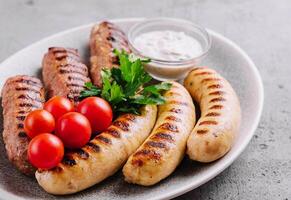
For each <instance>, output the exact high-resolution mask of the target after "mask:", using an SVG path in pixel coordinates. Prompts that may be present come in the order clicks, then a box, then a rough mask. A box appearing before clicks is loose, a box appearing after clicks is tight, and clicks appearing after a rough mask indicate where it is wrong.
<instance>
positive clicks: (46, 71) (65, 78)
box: [42, 47, 90, 104]
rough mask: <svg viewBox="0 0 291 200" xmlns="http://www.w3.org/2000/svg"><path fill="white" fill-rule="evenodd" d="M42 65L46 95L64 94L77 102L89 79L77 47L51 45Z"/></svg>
mask: <svg viewBox="0 0 291 200" xmlns="http://www.w3.org/2000/svg"><path fill="white" fill-rule="evenodd" d="M42 66H43V68H42V77H43V81H44V85H45V87H46V89H47V90H48V96H49V97H53V96H56V95H58V96H64V97H67V98H68V99H70V100H71V101H72V102H74V103H75V104H77V103H78V102H79V95H80V92H81V91H82V90H83V89H84V85H85V83H86V82H89V81H90V79H89V73H88V68H87V66H86V65H84V64H83V63H82V62H81V58H80V55H79V53H78V51H77V49H71V48H63V47H51V48H49V50H48V52H47V53H46V54H45V56H44V58H43V61H42Z"/></svg>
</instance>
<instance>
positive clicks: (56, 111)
mask: <svg viewBox="0 0 291 200" xmlns="http://www.w3.org/2000/svg"><path fill="white" fill-rule="evenodd" d="M44 109H45V110H47V111H49V112H50V113H51V114H52V115H53V116H54V118H55V120H56V121H57V120H58V119H59V118H60V117H61V116H63V115H64V114H66V113H68V112H73V111H74V104H73V103H72V102H71V101H70V100H69V99H67V98H65V97H61V96H55V97H52V98H51V99H50V100H48V101H47V102H46V103H45V104H44Z"/></svg>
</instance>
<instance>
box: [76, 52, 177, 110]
mask: <svg viewBox="0 0 291 200" xmlns="http://www.w3.org/2000/svg"><path fill="white" fill-rule="evenodd" d="M114 53H115V54H116V55H117V56H118V58H119V63H120V67H119V68H112V69H102V71H101V78H102V82H103V87H102V88H101V89H100V88H97V87H96V86H94V85H93V84H92V83H91V82H88V83H86V84H85V89H84V90H83V91H82V92H81V95H80V98H86V97H90V96H99V97H102V98H103V99H105V100H107V101H108V102H109V103H110V104H111V106H112V109H113V111H114V112H115V113H117V114H118V113H134V114H140V113H139V110H140V107H141V106H143V105H146V104H154V105H161V104H164V103H165V99H164V98H163V96H162V92H163V91H166V90H169V89H170V88H171V86H172V84H171V83H166V82H162V83H160V84H155V85H147V86H145V84H148V83H149V82H150V81H151V80H152V77H151V76H150V75H149V74H148V73H147V72H146V71H145V70H144V67H143V64H145V63H148V62H150V60H143V59H140V58H137V57H135V56H134V55H133V54H127V53H126V52H125V51H121V52H119V51H118V50H114Z"/></svg>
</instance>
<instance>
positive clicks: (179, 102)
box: [168, 100, 188, 106]
mask: <svg viewBox="0 0 291 200" xmlns="http://www.w3.org/2000/svg"><path fill="white" fill-rule="evenodd" d="M168 103H169V104H177V105H181V106H188V103H187V102H183V101H176V100H171V101H169V102H168Z"/></svg>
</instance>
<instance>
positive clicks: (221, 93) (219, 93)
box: [208, 91, 225, 95]
mask: <svg viewBox="0 0 291 200" xmlns="http://www.w3.org/2000/svg"><path fill="white" fill-rule="evenodd" d="M223 94H225V92H224V91H215V92H210V93H209V94H208V95H223Z"/></svg>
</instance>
